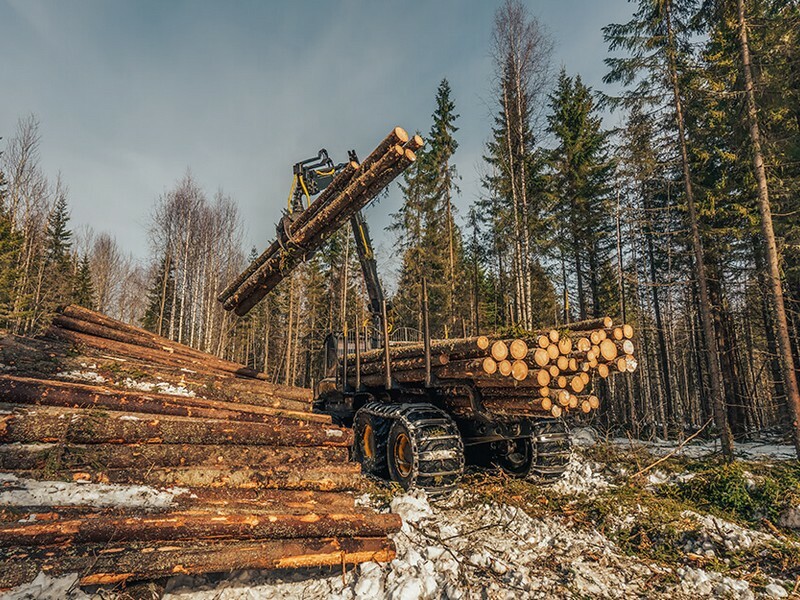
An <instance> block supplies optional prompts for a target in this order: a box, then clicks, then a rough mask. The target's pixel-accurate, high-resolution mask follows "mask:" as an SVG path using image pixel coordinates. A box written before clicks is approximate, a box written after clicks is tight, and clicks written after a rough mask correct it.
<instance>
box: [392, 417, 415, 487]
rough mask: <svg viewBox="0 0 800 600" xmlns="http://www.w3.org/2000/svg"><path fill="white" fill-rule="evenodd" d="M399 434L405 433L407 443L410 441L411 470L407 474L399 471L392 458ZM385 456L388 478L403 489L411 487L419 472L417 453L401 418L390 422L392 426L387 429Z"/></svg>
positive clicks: (411, 437) (412, 438)
mask: <svg viewBox="0 0 800 600" xmlns="http://www.w3.org/2000/svg"><path fill="white" fill-rule="evenodd" d="M401 434H405V435H406V436H407V437H408V440H409V443H411V450H412V457H411V459H412V466H411V471H410V472H409V473H408V475H407V476H403V475H402V474H401V473H400V472H399V470H398V468H397V465H396V464H395V458H394V448H395V444H397V441H398V438H399V437H400V436H401ZM386 457H387V463H388V467H389V478H390V479H391V480H392V481H396V482H397V483H399V484H400V486H401V487H402V488H403V489H404V490H407V489H409V488H411V487H413V485H414V483H415V482H416V478H417V474H418V473H419V455H418V454H417V452H416V448H414V436H413V435H411V432H410V431H409V430H408V427H406V425H405V423H403V421H401V420H397V421H395V422H394V423H392V427H391V429H389V439H388V441H387V444H386Z"/></svg>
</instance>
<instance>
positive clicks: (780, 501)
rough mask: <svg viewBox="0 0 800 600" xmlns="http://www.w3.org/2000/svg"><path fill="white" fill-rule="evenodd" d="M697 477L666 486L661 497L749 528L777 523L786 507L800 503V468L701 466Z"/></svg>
mask: <svg viewBox="0 0 800 600" xmlns="http://www.w3.org/2000/svg"><path fill="white" fill-rule="evenodd" d="M697 466H698V467H700V469H699V470H696V472H695V476H694V477H693V478H692V479H690V480H689V481H686V482H684V483H679V484H675V485H672V486H664V488H663V490H662V493H664V494H666V495H670V496H672V497H675V498H680V499H683V500H685V501H687V502H690V503H692V504H694V505H695V506H697V507H698V508H700V509H703V510H706V511H709V512H712V513H715V514H718V515H720V516H723V517H725V518H728V519H731V520H734V521H739V522H741V523H745V524H748V525H760V524H761V521H762V519H769V520H770V521H774V520H776V519H777V517H778V515H779V514H780V513H781V511H782V510H784V509H785V508H786V507H787V506H789V505H791V504H795V503H797V502H798V501H800V466H799V465H797V464H782V463H779V464H770V465H769V467H768V468H767V467H766V466H765V465H763V464H758V463H745V462H738V461H737V462H733V463H717V464H714V463H710V464H709V463H700V464H698V465H697Z"/></svg>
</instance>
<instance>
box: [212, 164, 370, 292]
mask: <svg viewBox="0 0 800 600" xmlns="http://www.w3.org/2000/svg"><path fill="white" fill-rule="evenodd" d="M357 168H358V165H357V164H356V163H354V162H352V161H351V162H348V163H347V165H345V167H344V169H342V171H340V172H339V173H337V175H336V177H335V178H334V180H333V181H332V182H331V184H330V185H329V186H328V187H327V188H325V189H324V190H323V191H322V193H321V194H320V195H319V196H317V198H315V199H314V201H313V202H312V203H311V206H309V207H308V209H307V210H306V211H304V213H303V214H301V215H300V216H299V217H298V219H297V221H295V223H294V224H293V226H292V227H290V233H291V231H292V228H294V230H295V231H296V229H297V228H298V227H299V226H302V224H304V223H305V222H306V221H307V220H308V219H309V218H310V217H311V216H312V215H314V214H315V213H316V212H317V211H318V210H319V207H320V206H322V205H324V204H325V203H327V202H328V200H329V199H330V197H331V196H333V195H336V194H339V193H341V192H342V190H343V189H345V188H346V187H347V185H348V184H349V183H350V181H351V180H352V179H353V176H354V175H355V173H356V170H357ZM306 213H308V214H306ZM279 248H280V246H279V244H278V242H277V240H275V241H273V242H272V243H271V244H270V245H269V246H268V247H267V249H266V250H264V252H262V253H261V255H259V257H258V258H256V259H255V260H254V261H253V262H252V263H250V264H249V265H248V267H247V268H246V269H245V270H244V271H243V272H242V273H241V274H240V275H239V276H238V277H237V278H236V279H234V280H233V281H232V282H231V283H230V284H229V285H228V287H226V288H225V290H224V291H223V292H222V293H221V294H220V295H219V296H218V297H217V300H218V301H219V302H225V301H226V300H227V299H228V298H230V296H231V295H233V293H234V292H236V290H238V289H239V288H240V287H241V286H242V284H244V282H245V281H247V280H248V279H249V278H250V277H251V276H252V275H253V273H255V272H256V271H257V270H258V268H259V267H261V265H263V264H264V263H265V262H266V261H267V260H268V259H269V258H270V257H271V256H272V255H273V254H274V253H275V252H277V251H278V250H279Z"/></svg>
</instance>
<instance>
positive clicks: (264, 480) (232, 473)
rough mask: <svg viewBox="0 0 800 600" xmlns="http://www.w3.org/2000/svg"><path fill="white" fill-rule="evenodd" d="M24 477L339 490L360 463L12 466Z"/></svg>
mask: <svg viewBox="0 0 800 600" xmlns="http://www.w3.org/2000/svg"><path fill="white" fill-rule="evenodd" d="M10 472H11V473H13V474H14V475H16V476H17V477H24V478H28V479H39V480H52V479H54V478H55V479H61V480H64V481H83V482H94V483H124V484H137V485H150V486H158V487H173V486H179V487H212V488H213V487H227V488H246V489H250V488H251V489H285V490H317V491H334V490H335V491H341V490H355V489H358V487H359V485H360V484H361V481H360V479H359V477H358V475H359V474H360V473H361V466H360V465H358V464H356V463H344V464H329V465H325V466H324V467H314V468H305V469H297V468H295V467H293V466H284V467H269V468H264V469H240V468H232V469H226V468H222V467H174V468H163V467H155V468H147V469H96V468H91V469H81V470H60V471H51V470H15V471H10Z"/></svg>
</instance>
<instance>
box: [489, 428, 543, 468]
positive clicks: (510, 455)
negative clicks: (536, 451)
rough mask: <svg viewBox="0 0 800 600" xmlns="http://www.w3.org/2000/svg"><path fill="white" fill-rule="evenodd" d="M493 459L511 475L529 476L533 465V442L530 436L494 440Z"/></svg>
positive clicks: (492, 446)
mask: <svg viewBox="0 0 800 600" xmlns="http://www.w3.org/2000/svg"><path fill="white" fill-rule="evenodd" d="M491 448H492V459H491V461H492V462H493V463H494V464H496V465H497V466H498V467H500V468H501V469H503V471H504V472H505V473H506V474H507V475H510V476H511V477H519V478H523V477H527V476H528V473H530V471H531V466H532V465H533V444H532V443H531V439H530V438H527V437H526V438H515V439H511V440H503V441H501V442H492V443H491Z"/></svg>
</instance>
